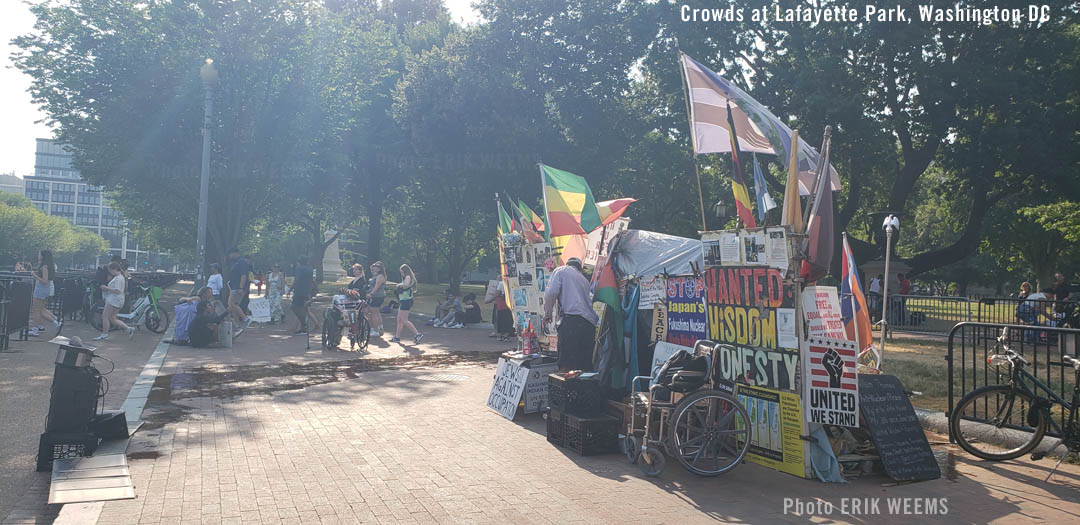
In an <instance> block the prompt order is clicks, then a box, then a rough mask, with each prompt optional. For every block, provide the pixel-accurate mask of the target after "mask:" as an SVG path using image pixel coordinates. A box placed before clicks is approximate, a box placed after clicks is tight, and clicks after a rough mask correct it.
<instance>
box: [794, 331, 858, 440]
mask: <svg viewBox="0 0 1080 525" xmlns="http://www.w3.org/2000/svg"><path fill="white" fill-rule="evenodd" d="M803 346H804V347H805V348H804V349H803V352H802V354H803V370H805V371H806V378H805V380H804V381H803V398H804V399H805V401H806V417H807V421H809V422H810V423H820V424H823V425H836V426H842V427H858V426H859V376H858V372H857V363H856V360H855V356H856V353H857V352H856V349H855V343H853V342H851V341H848V340H847V339H832V338H825V337H809V338H807V340H806V341H805V342H804V343H803Z"/></svg>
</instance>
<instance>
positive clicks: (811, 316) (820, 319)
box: [802, 286, 847, 339]
mask: <svg viewBox="0 0 1080 525" xmlns="http://www.w3.org/2000/svg"><path fill="white" fill-rule="evenodd" d="M802 306H803V315H804V316H805V317H806V323H807V326H808V329H807V333H806V335H807V336H808V337H832V338H834V339H847V332H846V331H844V321H843V319H842V318H841V316H840V300H839V299H838V298H837V294H836V287H835V286H807V287H806V288H803V292H802Z"/></svg>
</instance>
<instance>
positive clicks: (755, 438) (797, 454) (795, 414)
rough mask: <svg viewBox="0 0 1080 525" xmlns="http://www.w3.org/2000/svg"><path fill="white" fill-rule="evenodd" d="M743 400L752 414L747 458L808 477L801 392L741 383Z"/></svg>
mask: <svg viewBox="0 0 1080 525" xmlns="http://www.w3.org/2000/svg"><path fill="white" fill-rule="evenodd" d="M739 402H741V403H742V405H743V407H745V408H746V411H747V415H748V416H749V417H750V450H749V451H748V453H747V454H746V459H747V461H749V462H751V463H757V464H758V465H762V466H765V467H769V468H771V469H774V470H779V471H781V472H787V473H788V474H792V475H795V476H799V477H800V478H802V477H806V460H805V458H806V446H805V443H804V442H803V440H802V438H801V437H800V435H801V434H802V406H801V404H800V402H799V396H798V395H797V394H794V393H791V392H778V391H776V390H770V389H766V388H756V387H752V386H750V387H747V386H744V387H739Z"/></svg>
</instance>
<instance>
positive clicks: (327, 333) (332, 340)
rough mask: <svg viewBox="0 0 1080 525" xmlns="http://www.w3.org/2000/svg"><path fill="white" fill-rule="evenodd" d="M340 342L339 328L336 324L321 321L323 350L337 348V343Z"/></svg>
mask: <svg viewBox="0 0 1080 525" xmlns="http://www.w3.org/2000/svg"><path fill="white" fill-rule="evenodd" d="M340 343H341V328H338V326H337V325H336V324H332V323H323V328H322V347H323V349H324V350H337V347H338V344H340Z"/></svg>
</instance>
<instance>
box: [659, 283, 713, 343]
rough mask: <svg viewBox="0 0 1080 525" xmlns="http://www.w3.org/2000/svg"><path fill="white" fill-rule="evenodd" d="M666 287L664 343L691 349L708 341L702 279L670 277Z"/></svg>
mask: <svg viewBox="0 0 1080 525" xmlns="http://www.w3.org/2000/svg"><path fill="white" fill-rule="evenodd" d="M665 284H666V286H665V295H666V296H667V341H668V342H670V343H675V344H679V345H683V346H689V347H693V346H694V343H695V342H697V341H698V340H699V339H705V338H706V337H707V325H708V322H707V318H706V315H705V282H704V279H702V278H700V277H694V276H692V275H691V276H682V277H669V278H668V279H667V281H666V283H665Z"/></svg>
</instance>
